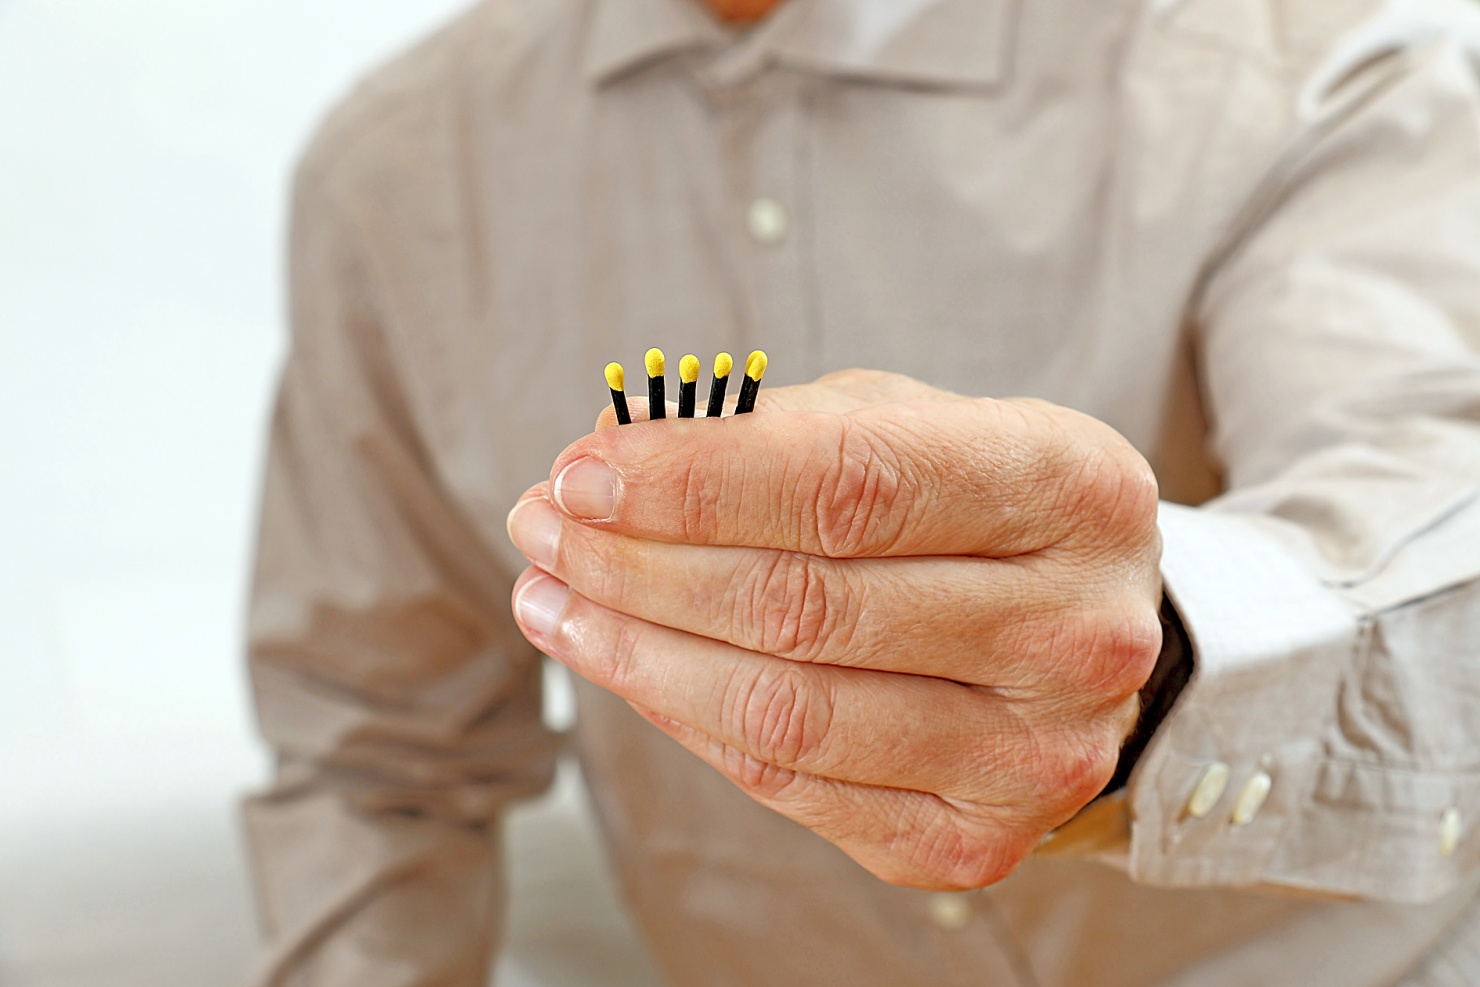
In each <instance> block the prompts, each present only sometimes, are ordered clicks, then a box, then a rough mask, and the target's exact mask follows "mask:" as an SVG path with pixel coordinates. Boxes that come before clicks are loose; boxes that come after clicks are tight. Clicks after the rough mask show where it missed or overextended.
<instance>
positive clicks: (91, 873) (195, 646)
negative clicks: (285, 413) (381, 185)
mask: <svg viewBox="0 0 1480 987" xmlns="http://www.w3.org/2000/svg"><path fill="white" fill-rule="evenodd" d="M461 5H462V4H461V3H460V2H459V0H354V2H351V0H250V2H248V0H0V987H94V985H97V987H103V985H107V987H132V985H134V984H138V985H141V987H142V985H146V984H147V985H149V987H175V985H181V987H209V985H213V984H222V985H227V984H233V983H237V982H239V980H240V979H241V977H242V975H243V972H244V969H245V966H246V964H247V962H248V958H249V955H250V952H251V949H252V941H253V937H254V935H255V932H254V928H253V924H252V923H253V919H252V914H251V906H250V903H249V900H248V898H247V893H246V887H245V881H244V878H243V871H242V867H243V862H242V859H241V855H240V850H239V847H238V843H237V833H236V825H237V824H236V817H235V806H234V801H235V799H236V798H237V797H238V796H239V794H240V793H241V792H242V791H243V790H244V789H246V788H248V787H250V786H251V785H253V784H256V783H258V782H259V781H260V780H261V779H262V778H263V777H264V776H265V770H266V768H265V765H266V758H265V755H264V752H263V751H262V749H261V748H260V746H259V745H258V743H257V741H256V738H255V735H254V734H253V732H252V728H251V721H250V714H249V711H248V706H247V700H246V695H245V682H244V678H243V673H242V669H241V660H240V643H239V638H240V626H241V618H242V604H243V600H244V596H245V580H246V573H247V557H248V548H249V542H250V537H251V529H252V524H253V513H254V502H255V497H256V491H255V488H256V472H257V469H258V466H259V459H260V452H261V440H262V434H263V428H264V424H265V416H266V408H267V402H268V399H269V396H270V390H271V385H272V380H273V375H274V371H275V369H276V366H277V362H278V360H279V358H280V356H281V354H282V352H283V343H284V330H283V327H282V319H281V316H280V312H281V295H282V290H281V282H282V279H281V277H280V264H281V239H282V230H283V227H284V222H285V215H284V206H285V198H286V183H287V178H288V175H289V173H290V170H291V165H292V161H293V159H294V157H295V156H296V153H297V151H298V150H299V148H300V147H301V146H302V145H303V143H304V141H305V140H306V139H307V136H308V134H309V133H310V132H311V129H312V126H313V124H314V122H315V121H316V120H317V118H318V117H319V116H320V115H321V114H322V113H323V112H324V110H325V109H326V108H327V107H328V105H329V104H330V103H331V102H332V101H333V100H334V99H335V98H336V97H337V96H338V95H339V94H340V93H341V92H342V91H343V90H344V89H345V88H346V87H347V86H348V85H349V83H350V81H351V80H352V79H353V78H354V77H355V76H356V75H358V74H359V73H360V72H362V71H363V70H364V69H365V68H366V67H367V66H369V65H371V64H373V63H374V62H375V61H377V60H379V59H380V58H383V57H384V56H385V55H386V54H387V53H389V52H391V51H392V50H394V49H396V48H399V47H401V46H402V45H404V44H405V43H406V42H407V41H408V40H409V39H411V38H412V37H414V36H415V35H416V34H419V33H421V32H424V31H425V30H426V29H427V28H428V27H430V26H431V25H433V24H434V23H436V22H438V21H440V20H442V19H444V18H445V17H446V16H448V14H449V13H450V12H451V11H452V10H454V9H455V8H457V7H459V6H461ZM532 812H533V816H531V815H530V813H529V812H526V814H525V816H524V817H523V820H524V821H523V822H522V823H521V822H520V820H518V819H516V820H515V826H514V831H513V840H514V847H515V852H514V856H515V872H514V880H515V893H516V895H523V896H524V897H523V900H522V901H521V902H520V903H519V904H518V907H517V908H516V920H515V925H514V928H513V929H512V931H511V936H512V945H511V954H512V955H511V956H510V957H509V958H508V959H506V961H505V964H504V970H505V977H504V978H503V982H506V983H510V984H523V983H531V984H533V983H540V984H581V983H593V984H594V983H602V984H613V983H617V982H619V981H620V982H629V981H630V982H632V983H643V982H646V981H647V980H648V979H650V974H647V973H646V972H645V967H644V966H643V963H642V960H641V958H640V956H639V955H637V953H636V952H635V951H634V947H632V946H631V945H630V943H629V942H628V941H627V940H628V933H627V930H626V927H625V925H624V924H623V920H622V919H621V917H620V916H619V915H616V914H615V912H616V905H615V902H614V899H613V898H612V896H611V891H610V887H609V885H608V884H607V883H606V881H605V879H604V878H597V877H592V876H591V874H593V873H595V872H596V871H598V870H599V864H598V859H597V857H596V856H595V851H594V849H593V847H592V845H591V841H590V836H589V829H588V825H589V824H588V822H587V820H586V817H585V814H584V813H585V810H584V806H583V805H582V804H581V803H580V801H579V797H578V796H577V794H576V791H575V786H574V783H573V779H572V778H571V777H570V776H569V773H568V772H567V774H566V775H564V776H563V779H562V784H561V787H560V789H559V790H558V791H557V794H556V795H555V796H554V797H553V798H552V799H548V800H546V802H545V803H544V804H543V805H541V806H538V807H536V808H535V809H534V810H532ZM532 820H533V821H532ZM521 840H522V841H523V842H521ZM562 896H564V897H562ZM564 898H570V899H571V900H570V901H565V900H564ZM598 970H600V971H601V972H600V973H597V972H595V971H598Z"/></svg>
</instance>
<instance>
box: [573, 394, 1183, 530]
mask: <svg viewBox="0 0 1480 987" xmlns="http://www.w3.org/2000/svg"><path fill="white" fill-rule="evenodd" d="M1065 416H1072V419H1073V420H1068V419H1066V418H1065ZM1084 423H1092V425H1086V424H1084ZM1127 455H1129V456H1135V455H1136V454H1135V452H1134V450H1132V449H1130V447H1129V445H1128V444H1126V443H1125V441H1124V440H1123V439H1120V437H1119V436H1118V435H1116V433H1114V432H1113V431H1112V430H1111V429H1109V428H1108V427H1106V426H1103V425H1100V424H1099V423H1097V422H1094V421H1093V419H1088V418H1085V417H1084V416H1079V415H1076V414H1075V413H1073V412H1068V411H1066V410H1064V409H1059V408H1055V407H1053V406H1048V405H1041V406H1040V405H1039V404H1038V403H1021V402H1014V401H993V400H989V399H976V400H968V401H954V402H914V403H898V404H888V405H879V406H874V407H865V408H859V409H856V410H853V411H848V412H845V413H841V414H839V413H833V412H827V411H790V412H776V413H757V414H753V415H745V416H739V417H735V418H726V419H720V420H719V421H717V422H716V421H703V420H694V421H688V420H675V421H664V422H660V423H652V424H648V425H641V426H634V427H631V428H619V429H608V430H606V431H603V432H600V433H597V434H594V435H589V436H586V437H585V438H582V439H581V440H579V441H577V442H576V443H574V444H573V445H571V446H570V447H569V448H567V449H566V450H565V452H563V453H562V454H561V455H560V456H559V457H558V458H557V459H556V461H555V465H554V468H553V469H552V471H551V477H552V487H553V493H554V499H555V503H556V506H557V507H558V508H560V510H562V511H563V512H564V513H565V514H567V515H568V516H570V517H572V518H575V519H578V520H583V521H586V522H587V523H594V524H598V525H601V526H603V527H607V528H609V529H611V530H614V531H617V532H620V533H622V534H627V535H632V536H635V537H640V538H650V539H655V540H658V541H668V542H686V543H695V544H710V545H743V546H751V547H757V548H775V549H786V550H791V551H800V552H806V553H808V554H811V555H821V556H827V557H832V558H865V557H882V556H900V555H967V554H971V555H983V556H989V557H1002V556H1008V555H1019V554H1025V553H1028V552H1034V551H1039V550H1041V549H1043V548H1046V547H1049V546H1051V545H1054V544H1057V543H1059V542H1060V541H1062V540H1064V539H1065V538H1067V537H1069V536H1070V535H1071V534H1073V533H1074V532H1075V531H1076V530H1077V529H1080V528H1085V527H1088V528H1096V529H1097V528H1099V527H1101V526H1102V525H1104V524H1106V523H1108V517H1106V516H1105V515H1107V514H1108V513H1112V512H1118V511H1119V510H1120V509H1121V506H1122V505H1123V504H1124V502H1125V501H1126V499H1127V498H1126V494H1127V493H1128V492H1129V493H1134V494H1136V495H1137V496H1136V498H1135V500H1136V501H1137V503H1144V500H1142V498H1144V496H1145V495H1146V493H1147V491H1145V490H1133V491H1127V490H1125V489H1122V488H1121V483H1122V480H1123V479H1124V477H1126V476H1130V477H1135V476H1138V475H1140V472H1141V471H1135V470H1129V471H1128V470H1125V469H1122V468H1120V466H1121V465H1122V464H1121V463H1120V460H1121V459H1122V458H1123V457H1125V456H1127ZM1137 458H1139V457H1137ZM1146 475H1147V477H1148V478H1149V473H1147V474H1146ZM1149 494H1150V497H1151V500H1152V502H1153V503H1154V501H1155V485H1154V481H1150V488H1149ZM1152 513H1153V515H1154V512H1152Z"/></svg>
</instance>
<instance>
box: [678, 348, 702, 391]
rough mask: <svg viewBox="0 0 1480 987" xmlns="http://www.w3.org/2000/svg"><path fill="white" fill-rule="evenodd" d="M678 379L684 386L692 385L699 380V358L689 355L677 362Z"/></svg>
mask: <svg viewBox="0 0 1480 987" xmlns="http://www.w3.org/2000/svg"><path fill="white" fill-rule="evenodd" d="M678 379H679V380H681V381H683V382H684V383H685V384H692V383H693V382H694V381H696V380H698V379H699V358H698V357H697V356H695V355H694V354H692V353H690V354H689V355H688V356H685V357H684V358H683V359H682V360H679V361H678Z"/></svg>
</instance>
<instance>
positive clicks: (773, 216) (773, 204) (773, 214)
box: [745, 196, 791, 247]
mask: <svg viewBox="0 0 1480 987" xmlns="http://www.w3.org/2000/svg"><path fill="white" fill-rule="evenodd" d="M745 225H746V226H747V227H748V228H749V229H750V235H751V237H752V238H753V239H754V240H755V242H756V243H759V244H760V245H761V246H763V247H774V246H775V245H776V244H778V243H780V242H781V241H782V240H785V239H786V233H787V230H788V229H790V227H791V217H790V216H788V215H787V214H786V207H785V206H783V205H782V204H781V203H779V202H777V201H776V200H775V199H768V198H766V197H765V196H762V197H761V198H759V199H756V200H755V201H754V202H752V203H751V204H750V208H749V209H748V210H747V211H746V213H745Z"/></svg>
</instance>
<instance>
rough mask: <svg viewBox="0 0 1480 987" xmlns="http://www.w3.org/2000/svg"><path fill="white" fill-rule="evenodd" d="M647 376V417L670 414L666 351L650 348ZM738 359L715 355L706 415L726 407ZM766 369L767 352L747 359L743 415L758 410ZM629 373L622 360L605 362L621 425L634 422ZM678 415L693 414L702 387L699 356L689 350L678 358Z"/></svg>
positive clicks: (739, 406) (740, 403)
mask: <svg viewBox="0 0 1480 987" xmlns="http://www.w3.org/2000/svg"><path fill="white" fill-rule="evenodd" d="M642 362H643V363H644V365H646V367H647V377H648V417H649V418H666V417H668V395H667V391H666V389H665V386H664V384H663V351H662V350H660V349H656V348H654V349H650V350H648V351H647V355H646V356H645V357H644V358H643V361H642ZM734 365H735V361H734V360H732V359H731V358H730V354H728V353H721V354H719V355H718V356H716V357H715V358H714V380H712V381H711V382H710V384H709V407H708V408H707V409H705V412H704V417H705V418H718V417H719V416H720V413H721V412H722V411H723V410H724V407H725V388H726V387H728V386H729V382H730V370H731V369H733V367H734ZM765 372H766V354H765V353H763V352H761V351H760V350H756V351H755V352H754V353H751V354H750V356H749V357H747V358H746V360H745V380H744V381H742V382H741V384H740V397H739V399H738V400H737V401H736V402H735V414H737V415H743V414H745V413H747V412H750V411H754V410H755V396H756V394H758V393H759V392H760V389H761V377H762V376H763V375H764V374H765ZM626 380H627V379H626V375H625V374H624V373H623V372H622V365H621V364H620V363H608V364H607V365H606V385H607V386H608V387H610V388H611V391H612V407H613V408H614V409H616V412H617V424H618V425H631V424H632V415H631V413H630V412H629V411H628V410H627V392H626V390H625V387H626ZM678 381H679V383H678V417H680V418H693V417H694V401H695V398H696V397H697V394H698V390H699V358H698V357H697V356H694V354H692V353H690V354H689V355H688V356H686V357H684V358H683V359H682V360H680V361H678Z"/></svg>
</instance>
